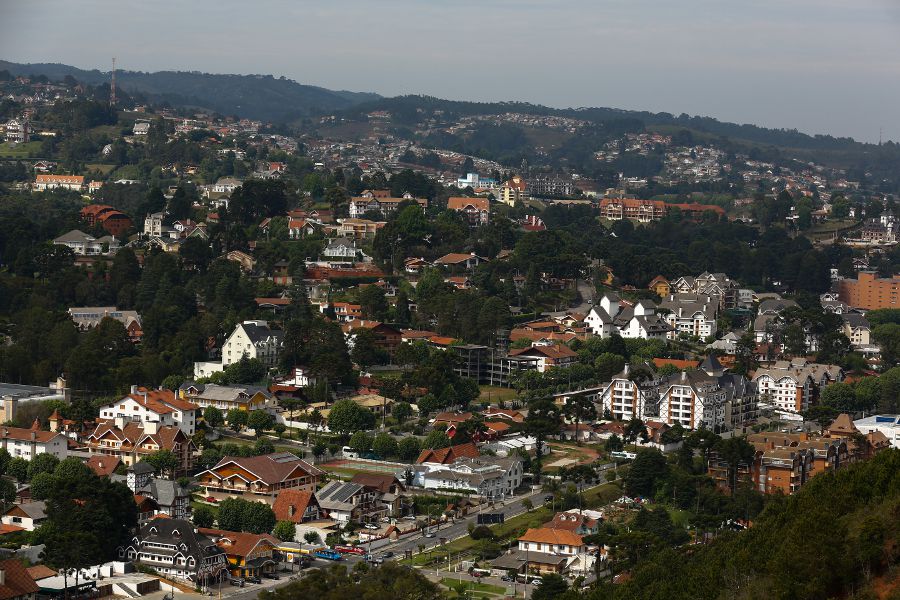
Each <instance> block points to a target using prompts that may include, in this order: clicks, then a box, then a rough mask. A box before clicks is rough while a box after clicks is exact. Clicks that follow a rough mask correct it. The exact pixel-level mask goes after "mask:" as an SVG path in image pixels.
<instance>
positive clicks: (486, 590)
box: [441, 577, 506, 598]
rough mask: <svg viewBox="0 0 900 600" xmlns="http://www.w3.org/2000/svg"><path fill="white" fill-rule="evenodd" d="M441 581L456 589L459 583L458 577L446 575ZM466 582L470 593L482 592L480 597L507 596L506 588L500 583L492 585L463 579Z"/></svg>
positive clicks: (449, 587)
mask: <svg viewBox="0 0 900 600" xmlns="http://www.w3.org/2000/svg"><path fill="white" fill-rule="evenodd" d="M441 583H442V584H444V585H445V586H447V588H448V589H450V590H454V591H455V590H456V588H457V586H458V585H459V580H458V579H453V578H452V577H444V578H443V579H441ZM462 583H463V584H465V586H466V587H465V589H466V591H467V592H468V593H469V594H481V596H480V597H484V598H489V597H493V596H498V597H500V598H502V597H504V596H506V588H502V587H500V586H499V585H490V584H488V583H478V582H475V581H463V582H462Z"/></svg>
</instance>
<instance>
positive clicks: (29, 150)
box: [0, 142, 41, 158]
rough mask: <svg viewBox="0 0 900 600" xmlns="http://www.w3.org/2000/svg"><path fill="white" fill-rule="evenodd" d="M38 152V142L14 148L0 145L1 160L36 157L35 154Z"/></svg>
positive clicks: (18, 145) (39, 147) (6, 144)
mask: <svg viewBox="0 0 900 600" xmlns="http://www.w3.org/2000/svg"><path fill="white" fill-rule="evenodd" d="M40 151H41V143H40V142H26V143H24V144H17V145H16V146H11V145H10V144H8V143H3V144H0V157H3V158H28V157H30V156H37V153H38V152H40Z"/></svg>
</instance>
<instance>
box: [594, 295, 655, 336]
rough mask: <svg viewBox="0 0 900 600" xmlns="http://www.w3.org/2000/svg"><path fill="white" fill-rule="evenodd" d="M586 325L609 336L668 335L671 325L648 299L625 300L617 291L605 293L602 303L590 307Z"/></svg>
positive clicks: (601, 334)
mask: <svg viewBox="0 0 900 600" xmlns="http://www.w3.org/2000/svg"><path fill="white" fill-rule="evenodd" d="M584 322H585V325H587V326H588V328H589V329H590V330H591V332H592V333H593V334H594V335H598V336H600V337H603V338H606V337H610V336H612V335H620V336H622V337H623V338H640V339H665V338H666V336H667V335H668V334H669V332H670V331H671V327H670V326H669V325H668V324H667V323H666V322H665V320H664V319H663V317H662V316H660V315H658V314H657V313H656V305H655V304H653V303H652V302H650V301H649V300H640V301H638V302H635V303H633V304H632V303H630V302H624V301H622V300H621V299H620V298H619V296H618V295H616V294H605V295H604V296H603V297H602V298H601V299H600V304H599V305H595V306H592V307H591V310H590V311H589V312H588V315H587V317H585V319H584Z"/></svg>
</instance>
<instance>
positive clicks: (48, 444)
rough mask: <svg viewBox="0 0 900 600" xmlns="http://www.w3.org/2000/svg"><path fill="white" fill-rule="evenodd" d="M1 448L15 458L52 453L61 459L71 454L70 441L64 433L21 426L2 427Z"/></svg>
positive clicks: (28, 458)
mask: <svg viewBox="0 0 900 600" xmlns="http://www.w3.org/2000/svg"><path fill="white" fill-rule="evenodd" d="M0 448H3V449H4V450H6V451H7V452H9V454H10V455H11V456H12V457H13V458H17V457H20V458H24V459H25V460H31V459H32V458H34V457H35V456H37V455H38V454H52V455H53V456H55V457H56V458H58V459H60V460H63V459H64V458H66V457H67V456H69V443H68V440H67V438H66V436H64V435H63V434H61V433H55V432H52V431H40V430H37V429H22V428H21V427H6V426H2V427H0Z"/></svg>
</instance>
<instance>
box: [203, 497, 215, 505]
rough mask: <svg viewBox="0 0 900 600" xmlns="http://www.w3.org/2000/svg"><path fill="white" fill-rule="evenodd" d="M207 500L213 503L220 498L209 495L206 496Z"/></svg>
mask: <svg viewBox="0 0 900 600" xmlns="http://www.w3.org/2000/svg"><path fill="white" fill-rule="evenodd" d="M205 500H206V501H207V502H211V503H213V504H215V503H216V502H218V500H216V499H215V497H214V496H207V497H206V498H205Z"/></svg>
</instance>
